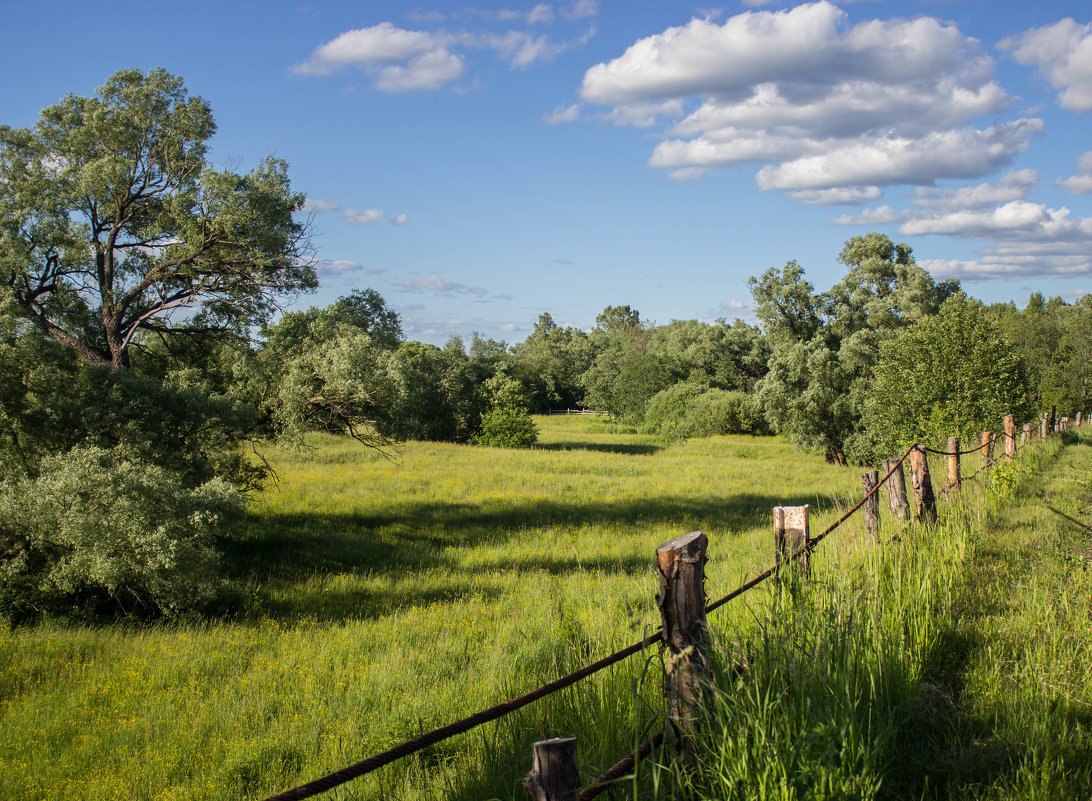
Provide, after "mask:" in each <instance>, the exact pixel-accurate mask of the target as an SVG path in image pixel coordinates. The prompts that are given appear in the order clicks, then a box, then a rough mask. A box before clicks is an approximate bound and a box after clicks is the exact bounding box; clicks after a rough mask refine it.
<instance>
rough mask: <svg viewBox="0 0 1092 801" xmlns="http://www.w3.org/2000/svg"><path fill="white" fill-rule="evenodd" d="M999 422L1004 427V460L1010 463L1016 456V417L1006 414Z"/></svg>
mask: <svg viewBox="0 0 1092 801" xmlns="http://www.w3.org/2000/svg"><path fill="white" fill-rule="evenodd" d="M1001 423H1002V425H1003V426H1004V428H1005V461H1006V462H1008V463H1010V464H1011V463H1012V460H1013V457H1015V456H1016V418H1015V417H1013V416H1012V415H1011V414H1006V415H1005V416H1004V417H1003V418H1001Z"/></svg>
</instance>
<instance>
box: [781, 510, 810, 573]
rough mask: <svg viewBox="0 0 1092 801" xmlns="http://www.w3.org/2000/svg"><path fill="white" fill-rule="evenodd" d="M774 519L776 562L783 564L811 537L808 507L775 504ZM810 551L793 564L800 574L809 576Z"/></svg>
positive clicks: (801, 555)
mask: <svg viewBox="0 0 1092 801" xmlns="http://www.w3.org/2000/svg"><path fill="white" fill-rule="evenodd" d="M773 521H774V550H775V551H776V555H775V557H774V563H775V564H776V565H778V567H780V566H781V563H782V562H784V561H785V560H786V559H792V555H793V554H794V553H796V552H797V551H799V550H800V549H801V548H803V547H804V546H805V545H807V544H808V541H809V540H810V539H811V529H810V528H809V523H808V507H807V505H804V506H775V507H774V508H773ZM809 556H810V555H809V553H808V552H807V551H804V552H803V553H802V554H800V556H799V560H798V561H797V562H796V563H795V564H792V565H791V566H792V568H793V570H795V571H798V572H799V573H800V575H802V576H804V577H805V578H807V575H808V571H809V567H810V563H811V560H810V558H809Z"/></svg>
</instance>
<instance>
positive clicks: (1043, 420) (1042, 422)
mask: <svg viewBox="0 0 1092 801" xmlns="http://www.w3.org/2000/svg"><path fill="white" fill-rule="evenodd" d="M1046 438H1047V416H1046V415H1045V414H1043V415H1040V416H1039V440H1040V441H1042V440H1044V439H1046Z"/></svg>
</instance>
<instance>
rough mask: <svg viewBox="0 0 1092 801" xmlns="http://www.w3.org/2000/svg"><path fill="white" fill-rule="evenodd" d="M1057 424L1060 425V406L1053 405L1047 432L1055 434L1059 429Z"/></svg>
mask: <svg viewBox="0 0 1092 801" xmlns="http://www.w3.org/2000/svg"><path fill="white" fill-rule="evenodd" d="M1057 426H1058V407H1057V406H1051V407H1050V424H1049V426H1048V427H1047V433H1048V434H1053V433H1054V432H1055V431H1057V430H1058V428H1057Z"/></svg>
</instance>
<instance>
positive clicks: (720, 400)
mask: <svg viewBox="0 0 1092 801" xmlns="http://www.w3.org/2000/svg"><path fill="white" fill-rule="evenodd" d="M641 430H642V431H643V432H645V433H647V434H658V435H660V436H662V437H664V438H666V439H686V438H688V437H707V436H711V435H713V434H766V433H769V427H768V426H767V425H766V421H765V419H764V418H763V417H762V414H761V413H760V412H759V410H758V408H757V407H756V406H755V403H754V398H753V397H752V396H751V395H748V394H747V393H746V392H733V391H727V390H722V389H713V388H710V387H708V386H706V385H704V384H691V383H685V382H684V383H680V384H675V385H674V386H671V387H668V388H667V389H665V390H662V391H660V392H658V393H656V395H654V396H653V397H652V399H651V400H650V401H649V403H648V410H647V411H646V412H645V418H644V421H643V423H642V425H641Z"/></svg>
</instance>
